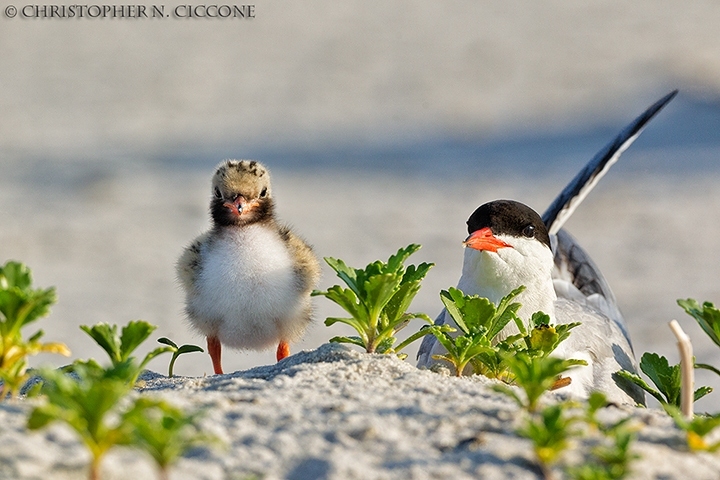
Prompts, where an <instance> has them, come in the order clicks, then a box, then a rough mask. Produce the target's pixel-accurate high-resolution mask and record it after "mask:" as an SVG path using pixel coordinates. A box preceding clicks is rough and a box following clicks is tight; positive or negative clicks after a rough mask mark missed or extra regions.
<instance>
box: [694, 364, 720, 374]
mask: <svg viewBox="0 0 720 480" xmlns="http://www.w3.org/2000/svg"><path fill="white" fill-rule="evenodd" d="M695 368H702V369H703V370H710V371H711V372H713V373H715V374H717V375H720V370H718V369H717V368H715V367H713V366H712V365H708V364H707V363H696V364H695Z"/></svg>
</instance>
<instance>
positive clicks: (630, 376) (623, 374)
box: [615, 370, 667, 404]
mask: <svg viewBox="0 0 720 480" xmlns="http://www.w3.org/2000/svg"><path fill="white" fill-rule="evenodd" d="M615 375H617V376H618V377H620V378H622V379H625V380H627V381H629V382H632V383H634V384H635V385H637V386H638V387H640V388H642V389H643V390H645V391H646V392H647V393H649V394H650V395H652V396H653V397H655V399H656V400H657V401H658V402H660V403H661V404H666V403H667V400H666V399H665V397H663V395H662V394H661V393H660V392H658V391H657V390H655V389H654V388H652V387H651V386H650V385H648V384H647V382H645V380H643V379H642V378H641V377H640V376H639V375H637V374H636V373H633V372H629V371H627V370H620V371H618V372H615ZM616 383H617V381H616ZM618 386H620V385H618ZM621 388H622V387H621ZM623 391H624V390H623Z"/></svg>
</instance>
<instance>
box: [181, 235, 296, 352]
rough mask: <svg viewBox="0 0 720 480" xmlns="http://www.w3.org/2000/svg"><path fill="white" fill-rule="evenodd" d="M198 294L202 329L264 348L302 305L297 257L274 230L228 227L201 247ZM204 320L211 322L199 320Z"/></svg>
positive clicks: (239, 343) (227, 341) (242, 345)
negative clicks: (230, 228)
mask: <svg viewBox="0 0 720 480" xmlns="http://www.w3.org/2000/svg"><path fill="white" fill-rule="evenodd" d="M201 258H202V262H201V268H200V273H199V276H198V282H197V295H195V296H194V298H193V299H192V300H191V302H192V303H193V307H194V308H193V310H194V311H195V312H198V313H199V314H200V315H199V316H200V317H202V319H204V320H201V319H199V322H198V323H199V324H197V325H196V326H197V327H198V328H199V329H200V330H201V331H202V330H208V329H210V330H216V331H214V332H208V331H206V332H205V333H207V334H215V335H218V336H219V337H220V341H221V342H223V343H224V344H227V345H229V346H234V347H238V348H265V347H267V346H269V345H270V344H272V343H273V342H276V341H277V338H278V336H279V335H280V332H281V331H282V330H283V324H285V323H288V322H291V321H292V320H293V318H294V317H295V316H297V314H298V312H299V311H300V310H301V309H302V300H301V298H300V296H299V294H298V290H297V284H296V279H295V273H294V270H293V261H292V258H291V256H290V253H289V252H288V250H287V248H286V246H285V244H284V243H283V241H282V240H281V239H280V237H279V236H278V234H277V233H276V231H275V230H271V229H268V228H265V227H262V226H257V225H252V226H247V227H245V228H242V229H237V230H234V231H227V232H224V233H223V234H222V235H221V236H220V237H219V238H217V239H215V241H212V242H208V243H207V244H206V245H204V246H203V248H202V250H201ZM202 323H206V324H207V325H201V324H202Z"/></svg>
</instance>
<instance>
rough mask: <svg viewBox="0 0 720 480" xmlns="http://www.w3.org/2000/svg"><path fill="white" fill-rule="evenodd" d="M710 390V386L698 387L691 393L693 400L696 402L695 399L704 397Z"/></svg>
mask: <svg viewBox="0 0 720 480" xmlns="http://www.w3.org/2000/svg"><path fill="white" fill-rule="evenodd" d="M712 391H713V389H712V387H700V388H698V389H697V390H695V392H694V393H693V401H694V402H697V401H698V400H700V399H701V398H702V397H704V396H705V395H707V394H708V393H710V392H712Z"/></svg>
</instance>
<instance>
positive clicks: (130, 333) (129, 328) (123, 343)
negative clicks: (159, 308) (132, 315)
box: [80, 320, 173, 385]
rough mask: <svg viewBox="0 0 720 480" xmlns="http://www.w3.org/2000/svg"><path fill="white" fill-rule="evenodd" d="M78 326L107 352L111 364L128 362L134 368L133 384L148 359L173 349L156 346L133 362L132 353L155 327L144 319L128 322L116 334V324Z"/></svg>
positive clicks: (131, 377) (131, 380)
mask: <svg viewBox="0 0 720 480" xmlns="http://www.w3.org/2000/svg"><path fill="white" fill-rule="evenodd" d="M80 328H81V329H82V330H83V331H84V332H85V333H87V334H88V335H90V337H91V338H92V339H93V340H95V342H96V343H97V344H98V345H100V347H101V348H102V349H103V350H105V352H107V354H108V356H109V357H110V361H111V362H112V364H113V366H117V365H120V364H123V363H128V362H129V365H132V366H133V368H135V370H134V371H133V372H132V375H131V376H130V379H129V381H130V384H131V385H134V384H135V382H136V381H137V377H138V376H139V375H140V373H141V372H142V370H143V369H144V368H145V365H147V363H148V362H149V361H150V360H152V359H153V358H155V357H157V356H158V355H160V354H162V353H165V352H171V351H173V349H172V347H171V346H165V347H158V348H156V349H154V350H152V351H150V352H149V353H148V354H147V355H145V357H144V358H143V360H142V361H141V362H140V363H135V357H133V356H132V353H133V352H134V351H135V350H136V349H137V347H138V346H140V344H142V343H143V342H144V341H145V340H147V338H148V337H149V336H150V334H151V333H152V332H153V331H154V330H155V329H156V328H157V327H156V326H155V325H151V324H150V323H148V322H146V321H144V320H134V321H131V322H129V323H128V324H127V325H126V326H124V327H123V329H122V333H121V334H118V328H117V325H109V324H107V323H98V324H96V325H93V326H92V327H88V326H87V325H81V326H80Z"/></svg>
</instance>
